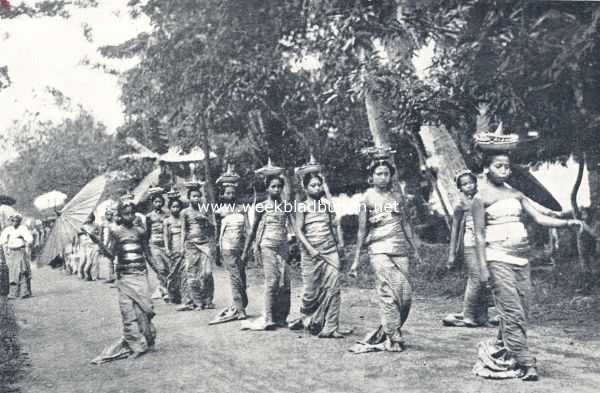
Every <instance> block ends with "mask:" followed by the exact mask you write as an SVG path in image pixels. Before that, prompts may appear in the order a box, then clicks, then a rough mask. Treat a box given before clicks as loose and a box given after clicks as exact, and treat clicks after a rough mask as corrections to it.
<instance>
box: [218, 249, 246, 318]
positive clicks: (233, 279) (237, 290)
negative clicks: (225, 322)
mask: <svg viewBox="0 0 600 393" xmlns="http://www.w3.org/2000/svg"><path fill="white" fill-rule="evenodd" d="M221 256H222V257H223V262H224V264H225V268H226V269H227V273H228V274H229V281H230V283H231V298H232V299H233V305H234V306H235V308H236V309H237V310H238V311H241V310H244V309H245V308H246V307H247V306H248V295H247V293H246V264H245V262H243V261H242V260H241V258H240V257H241V251H240V250H239V249H235V250H226V249H225V250H221Z"/></svg>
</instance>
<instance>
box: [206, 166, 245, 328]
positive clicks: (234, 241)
mask: <svg viewBox="0 0 600 393" xmlns="http://www.w3.org/2000/svg"><path fill="white" fill-rule="evenodd" d="M239 178H240V177H239V175H237V174H236V173H235V172H233V168H232V167H231V166H228V170H227V171H226V172H225V173H224V174H223V175H221V177H219V178H218V179H217V184H218V185H219V186H220V188H221V191H222V192H221V201H222V205H221V207H220V208H219V209H218V210H217V211H216V212H215V218H216V220H217V228H219V247H220V250H221V256H222V258H223V264H224V265H225V268H226V270H227V273H228V275H229V282H230V285H231V305H230V306H228V307H226V308H225V309H223V310H221V311H220V312H219V313H218V314H217V316H216V318H215V319H213V320H212V321H211V322H210V324H216V323H223V322H228V321H234V320H243V319H246V307H247V306H248V295H247V294H246V264H245V261H242V258H241V256H242V251H243V248H244V241H245V238H246V232H247V230H248V228H249V227H250V225H249V223H248V215H247V214H246V211H245V210H244V206H242V205H241V204H240V203H238V201H237V198H236V192H237V187H238V181H239Z"/></svg>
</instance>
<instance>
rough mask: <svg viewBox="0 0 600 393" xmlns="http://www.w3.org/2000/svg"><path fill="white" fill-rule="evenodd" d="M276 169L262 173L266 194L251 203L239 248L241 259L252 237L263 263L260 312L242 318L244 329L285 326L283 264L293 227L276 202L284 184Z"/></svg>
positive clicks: (285, 277) (285, 276) (286, 288)
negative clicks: (251, 218) (247, 227)
mask: <svg viewBox="0 0 600 393" xmlns="http://www.w3.org/2000/svg"><path fill="white" fill-rule="evenodd" d="M265 168H268V166H267V167H265ZM274 168H278V167H274ZM278 169H279V168H278ZM280 169H281V170H278V171H275V170H274V171H273V172H271V173H270V174H269V175H267V176H266V181H265V184H266V186H267V192H268V197H267V199H266V200H265V201H263V202H261V203H258V204H257V205H256V206H255V207H254V210H255V216H254V223H253V225H252V230H251V231H250V234H249V235H248V237H247V238H246V242H245V244H244V249H243V252H242V257H241V259H242V262H244V263H245V262H246V258H247V255H248V251H249V250H250V246H251V245H252V242H253V241H254V240H255V239H256V243H255V253H254V255H255V258H256V259H257V260H258V261H259V262H258V263H259V264H261V265H262V266H263V269H264V277H265V278H264V281H265V284H264V285H265V289H264V310H263V315H262V317H261V318H257V319H255V320H253V321H244V322H243V323H242V329H244V330H246V329H248V330H273V329H276V328H277V327H287V317H288V315H289V313H290V303H291V299H290V297H291V284H290V274H289V265H288V264H287V262H288V228H290V227H293V226H294V224H293V217H292V215H291V212H285V211H284V209H282V208H281V207H280V206H279V205H280V204H281V202H282V191H283V188H284V185H285V180H284V178H283V177H282V175H283V168H280ZM278 206H279V207H278Z"/></svg>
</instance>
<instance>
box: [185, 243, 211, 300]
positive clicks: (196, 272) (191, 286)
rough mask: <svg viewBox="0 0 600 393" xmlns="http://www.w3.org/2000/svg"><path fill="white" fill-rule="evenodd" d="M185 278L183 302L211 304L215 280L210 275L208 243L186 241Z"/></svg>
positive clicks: (209, 248)
mask: <svg viewBox="0 0 600 393" xmlns="http://www.w3.org/2000/svg"><path fill="white" fill-rule="evenodd" d="M184 261H185V280H184V284H183V286H182V295H183V300H182V303H183V304H193V305H196V306H199V307H204V306H208V305H210V304H212V302H213V296H214V292H215V282H214V279H213V275H212V250H211V246H210V243H208V242H207V243H202V244H195V243H191V242H187V243H186V244H185V251H184Z"/></svg>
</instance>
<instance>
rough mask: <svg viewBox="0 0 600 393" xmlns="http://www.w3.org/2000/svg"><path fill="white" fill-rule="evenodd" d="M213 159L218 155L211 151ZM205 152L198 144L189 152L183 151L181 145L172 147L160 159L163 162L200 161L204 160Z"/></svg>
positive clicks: (210, 154)
mask: <svg viewBox="0 0 600 393" xmlns="http://www.w3.org/2000/svg"><path fill="white" fill-rule="evenodd" d="M209 156H210V158H211V159H213V158H217V155H216V154H215V153H213V152H212V151H211V152H209ZM205 157H206V156H205V155H204V152H203V151H202V149H200V148H199V147H198V146H196V147H194V148H192V150H190V152H189V153H183V152H182V149H181V148H179V147H171V148H170V149H169V151H167V152H166V153H165V154H163V155H161V156H160V157H159V158H158V159H159V161H162V162H168V163H181V162H199V161H204V158H205Z"/></svg>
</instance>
